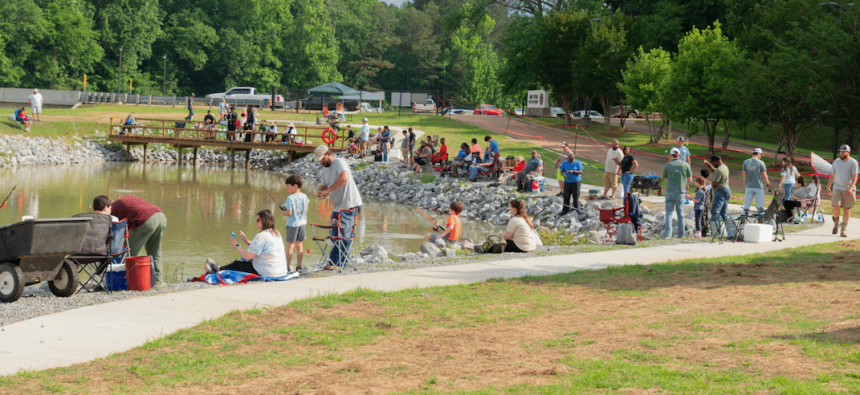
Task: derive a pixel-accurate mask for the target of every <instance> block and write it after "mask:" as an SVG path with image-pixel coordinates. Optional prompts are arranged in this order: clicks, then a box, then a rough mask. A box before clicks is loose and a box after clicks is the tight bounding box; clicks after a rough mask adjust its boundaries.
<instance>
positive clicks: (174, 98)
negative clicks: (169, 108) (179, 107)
mask: <svg viewBox="0 0 860 395" xmlns="http://www.w3.org/2000/svg"><path fill="white" fill-rule="evenodd" d="M173 108H176V96H173Z"/></svg>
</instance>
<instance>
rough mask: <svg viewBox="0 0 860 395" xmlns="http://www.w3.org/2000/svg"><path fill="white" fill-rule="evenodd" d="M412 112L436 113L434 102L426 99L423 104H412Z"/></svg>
mask: <svg viewBox="0 0 860 395" xmlns="http://www.w3.org/2000/svg"><path fill="white" fill-rule="evenodd" d="M412 112H436V102H434V101H433V99H427V100H426V101H425V102H424V104H421V103H412Z"/></svg>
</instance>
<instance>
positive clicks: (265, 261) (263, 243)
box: [205, 209, 287, 277]
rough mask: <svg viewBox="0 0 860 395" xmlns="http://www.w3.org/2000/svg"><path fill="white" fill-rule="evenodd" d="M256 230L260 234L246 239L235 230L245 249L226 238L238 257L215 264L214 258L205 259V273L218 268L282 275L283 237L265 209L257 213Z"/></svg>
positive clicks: (284, 265) (283, 260)
mask: <svg viewBox="0 0 860 395" xmlns="http://www.w3.org/2000/svg"><path fill="white" fill-rule="evenodd" d="M257 229H258V230H259V231H260V233H257V235H256V236H254V240H252V241H249V240H248V237H247V236H245V233H244V232H242V231H239V237H240V238H241V239H242V241H243V242H245V244H247V245H248V250H247V251H246V250H243V249H242V246H241V245H239V243H238V242H236V237H235V236H232V237H230V245H231V246H233V248H235V249H236V252H238V253H239V258H240V259H239V260H236V261H233V263H231V264H229V265H226V266H222V267H219V266H218V265H216V264H215V261H213V260H211V259H206V266H205V269H206V274H212V273H217V272H220V271H221V270H235V271H237V272H245V273H251V274H257V275H260V276H263V277H283V276H286V275H287V256H286V254H285V253H284V240H283V239H282V238H281V234H280V233H278V227H277V226H276V225H275V216H274V215H272V212H271V211H270V210H269V209H265V210H262V211H260V212H258V213H257Z"/></svg>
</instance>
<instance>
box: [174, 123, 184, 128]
mask: <svg viewBox="0 0 860 395" xmlns="http://www.w3.org/2000/svg"><path fill="white" fill-rule="evenodd" d="M175 126H176V128H177V129H185V122H176V123H175Z"/></svg>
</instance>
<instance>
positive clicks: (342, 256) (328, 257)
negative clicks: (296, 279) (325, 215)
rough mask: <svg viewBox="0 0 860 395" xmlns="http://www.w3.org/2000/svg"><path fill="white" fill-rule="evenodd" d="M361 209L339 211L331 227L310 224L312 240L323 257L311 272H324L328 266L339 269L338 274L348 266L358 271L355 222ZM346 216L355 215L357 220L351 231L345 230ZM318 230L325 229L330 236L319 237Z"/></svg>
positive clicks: (353, 223)
mask: <svg viewBox="0 0 860 395" xmlns="http://www.w3.org/2000/svg"><path fill="white" fill-rule="evenodd" d="M360 212H361V210H360V208H358V207H356V208H352V209H341V210H338V211H337V216H336V217H335V218H332V220H331V222H332V223H331V225H320V224H314V223H310V222H309V223H308V225H311V239H312V240H313V241H314V242H315V243H316V244H317V247H319V249H320V253H321V254H322V256H321V257H320V260H319V263H317V265H316V267H315V268H313V269H312V270H311V272H315V271H320V270H323V268H325V267H326V266H328V265H333V266H335V267H337V271H338V273H340V272H341V271H343V268H345V267H346V266H347V265H349V266H352V269H353V270H358V267H356V262H357V261H358V248H357V247H356V246H355V244H356V243H354V241H355V238H356V233H355V222H356V221H357V220H358V214H359V213H360ZM344 215H353V216H355V220H354V221H353V222H352V226H351V227H350V228H349V229H344V227H343V220H342V217H343V216H344ZM317 229H320V230H322V229H325V231H326V232H328V235H327V236H325V237H317V235H316V231H317Z"/></svg>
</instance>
